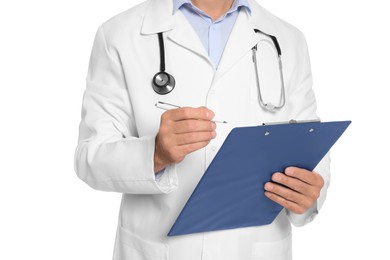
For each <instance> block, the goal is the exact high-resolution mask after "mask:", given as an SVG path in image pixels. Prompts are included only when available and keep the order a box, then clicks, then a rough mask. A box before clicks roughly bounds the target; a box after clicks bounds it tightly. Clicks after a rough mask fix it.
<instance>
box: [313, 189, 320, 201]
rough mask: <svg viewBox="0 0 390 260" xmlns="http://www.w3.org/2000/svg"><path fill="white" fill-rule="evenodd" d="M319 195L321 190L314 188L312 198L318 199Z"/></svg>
mask: <svg viewBox="0 0 390 260" xmlns="http://www.w3.org/2000/svg"><path fill="white" fill-rule="evenodd" d="M320 195H321V191H320V190H315V191H313V197H314V199H316V200H317V199H318V198H319V197H320Z"/></svg>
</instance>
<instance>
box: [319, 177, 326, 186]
mask: <svg viewBox="0 0 390 260" xmlns="http://www.w3.org/2000/svg"><path fill="white" fill-rule="evenodd" d="M324 185H325V181H324V179H323V178H322V177H321V175H318V186H319V187H321V188H322V187H324Z"/></svg>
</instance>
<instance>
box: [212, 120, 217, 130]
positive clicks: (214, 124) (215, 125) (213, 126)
mask: <svg viewBox="0 0 390 260" xmlns="http://www.w3.org/2000/svg"><path fill="white" fill-rule="evenodd" d="M216 128H217V124H216V123H214V122H211V129H212V130H214V129H216Z"/></svg>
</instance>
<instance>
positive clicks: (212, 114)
mask: <svg viewBox="0 0 390 260" xmlns="http://www.w3.org/2000/svg"><path fill="white" fill-rule="evenodd" d="M214 116H215V115H214V112H213V111H209V112H207V118H208V119H210V120H211V119H213V118H214Z"/></svg>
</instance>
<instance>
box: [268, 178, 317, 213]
mask: <svg viewBox="0 0 390 260" xmlns="http://www.w3.org/2000/svg"><path fill="white" fill-rule="evenodd" d="M264 189H265V190H266V191H268V192H272V193H273V194H276V195H278V196H279V197H282V198H284V199H286V200H288V201H291V202H294V203H295V204H298V205H300V206H301V207H304V208H309V207H310V206H311V205H312V204H313V201H314V200H313V199H312V198H311V197H307V196H305V195H303V194H301V193H299V192H296V191H294V190H291V189H289V188H286V187H283V186H280V185H278V184H275V183H271V182H268V183H266V184H265V185H264Z"/></svg>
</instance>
